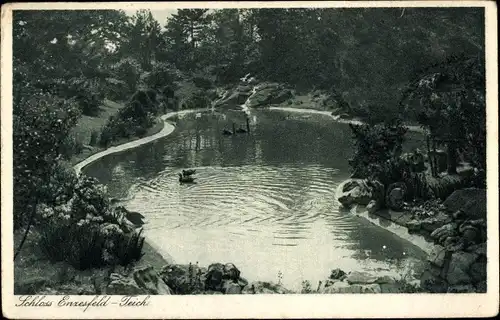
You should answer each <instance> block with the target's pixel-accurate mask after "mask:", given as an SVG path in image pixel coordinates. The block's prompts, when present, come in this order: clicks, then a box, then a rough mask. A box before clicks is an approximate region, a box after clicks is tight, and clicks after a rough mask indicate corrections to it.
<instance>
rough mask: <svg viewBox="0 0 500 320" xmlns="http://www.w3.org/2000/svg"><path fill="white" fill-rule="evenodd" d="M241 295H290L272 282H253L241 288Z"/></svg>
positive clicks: (286, 290) (288, 291)
mask: <svg viewBox="0 0 500 320" xmlns="http://www.w3.org/2000/svg"><path fill="white" fill-rule="evenodd" d="M241 293H243V294H287V293H292V292H291V291H290V290H288V289H286V288H284V287H283V286H282V285H280V284H275V283H272V282H263V281H255V282H252V283H250V284H248V285H247V286H245V287H244V288H243V290H242V291H241Z"/></svg>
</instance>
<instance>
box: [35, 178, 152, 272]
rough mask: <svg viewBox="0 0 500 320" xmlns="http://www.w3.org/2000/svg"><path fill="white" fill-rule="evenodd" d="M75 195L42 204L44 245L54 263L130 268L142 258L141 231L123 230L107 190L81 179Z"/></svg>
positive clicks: (89, 266) (83, 266)
mask: <svg viewBox="0 0 500 320" xmlns="http://www.w3.org/2000/svg"><path fill="white" fill-rule="evenodd" d="M72 191H73V192H72V193H73V196H72V197H71V199H70V200H68V201H66V202H64V203H62V204H60V203H61V201H60V202H58V203H52V204H40V205H39V207H38V208H37V209H38V215H39V226H40V230H41V234H42V237H41V240H40V245H41V247H42V249H43V251H44V252H45V253H46V255H47V256H48V257H49V258H51V259H52V260H54V261H63V260H64V261H67V262H69V263H70V264H71V265H73V266H74V267H75V268H78V269H88V268H93V267H100V266H103V265H106V264H122V265H127V264H129V263H131V262H132V261H135V260H139V259H140V258H141V257H142V247H143V244H144V237H141V232H139V233H137V232H136V231H129V230H126V229H123V227H122V226H121V225H120V220H119V219H117V217H120V215H119V214H117V213H115V212H114V209H113V208H111V207H110V204H109V198H108V196H107V193H106V188H105V187H104V186H102V185H100V184H98V182H97V180H95V179H94V178H90V177H86V176H81V177H80V178H79V179H78V181H77V182H76V184H75V185H74V186H73V190H72Z"/></svg>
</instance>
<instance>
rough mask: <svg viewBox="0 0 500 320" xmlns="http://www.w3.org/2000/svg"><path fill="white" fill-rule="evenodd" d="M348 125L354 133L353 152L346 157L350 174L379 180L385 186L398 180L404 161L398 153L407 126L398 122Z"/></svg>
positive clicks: (401, 175) (402, 170)
mask: <svg viewBox="0 0 500 320" xmlns="http://www.w3.org/2000/svg"><path fill="white" fill-rule="evenodd" d="M350 127H351V130H352V132H353V135H354V155H353V157H352V158H351V159H350V160H349V164H350V166H351V169H352V171H353V177H356V178H358V177H362V178H371V179H375V180H379V181H380V182H382V183H383V184H384V185H386V186H387V185H388V184H390V183H392V182H396V181H401V179H402V177H403V174H404V171H405V170H404V168H405V167H406V162H405V161H404V160H403V159H401V158H400V156H401V152H402V145H403V142H404V135H405V134H406V132H407V130H408V129H407V128H406V127H404V126H403V125H402V124H401V123H400V122H395V123H393V124H378V125H375V126H370V125H366V124H362V125H353V124H351V125H350Z"/></svg>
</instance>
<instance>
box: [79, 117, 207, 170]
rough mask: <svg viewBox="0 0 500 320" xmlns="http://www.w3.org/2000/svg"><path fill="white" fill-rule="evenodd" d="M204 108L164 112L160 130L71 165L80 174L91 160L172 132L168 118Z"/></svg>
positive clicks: (172, 127) (172, 126) (172, 128)
mask: <svg viewBox="0 0 500 320" xmlns="http://www.w3.org/2000/svg"><path fill="white" fill-rule="evenodd" d="M205 110H206V109H187V110H181V111H174V112H170V113H167V114H164V115H162V116H160V119H161V120H162V121H163V128H162V129H161V130H160V132H157V133H155V134H153V135H151V136H147V137H144V138H140V139H137V140H133V141H130V142H126V143H123V144H120V145H117V146H113V147H109V148H108V149H106V150H103V151H100V152H98V153H95V154H93V155H91V156H90V157H88V158H85V159H84V160H82V161H80V162H78V163H77V164H75V165H73V169H74V170H75V172H76V174H77V175H80V173H81V172H82V170H83V169H84V168H85V167H86V166H88V165H90V164H91V163H93V162H95V161H97V160H99V159H101V158H103V157H105V156H108V155H110V154H114V153H118V152H122V151H126V150H129V149H132V148H136V147H139V146H142V145H145V144H147V143H150V142H153V141H155V140H158V139H160V138H163V137H166V136H168V135H170V134H171V133H172V132H174V130H175V126H174V125H172V124H170V123H168V122H167V121H166V120H168V119H169V118H172V117H174V116H178V115H184V114H187V113H193V112H201V111H205Z"/></svg>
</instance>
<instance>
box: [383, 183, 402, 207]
mask: <svg viewBox="0 0 500 320" xmlns="http://www.w3.org/2000/svg"><path fill="white" fill-rule="evenodd" d="M404 197H405V191H404V189H403V188H392V189H390V190H389V191H388V192H387V197H386V199H385V201H386V204H387V206H388V207H389V208H390V209H392V210H397V211H399V210H401V209H403V206H404Z"/></svg>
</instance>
